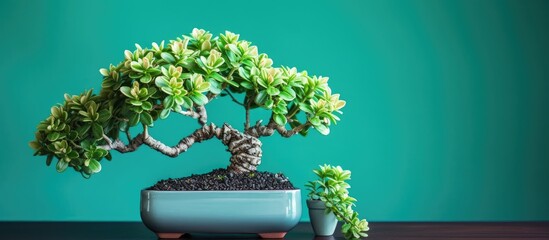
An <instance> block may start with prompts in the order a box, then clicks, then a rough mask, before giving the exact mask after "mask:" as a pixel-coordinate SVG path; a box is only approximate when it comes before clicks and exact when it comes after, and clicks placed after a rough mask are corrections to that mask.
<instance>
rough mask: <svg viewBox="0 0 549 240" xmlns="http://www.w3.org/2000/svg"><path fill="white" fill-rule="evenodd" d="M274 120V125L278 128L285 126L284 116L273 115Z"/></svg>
mask: <svg viewBox="0 0 549 240" xmlns="http://www.w3.org/2000/svg"><path fill="white" fill-rule="evenodd" d="M274 120H275V122H276V124H278V125H280V126H284V125H286V122H287V120H286V116H284V115H282V114H275V115H274Z"/></svg>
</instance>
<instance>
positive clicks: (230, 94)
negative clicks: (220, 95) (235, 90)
mask: <svg viewBox="0 0 549 240" xmlns="http://www.w3.org/2000/svg"><path fill="white" fill-rule="evenodd" d="M225 92H226V93H227V95H228V96H229V97H231V99H232V100H233V102H235V103H236V104H238V105H240V106H244V104H243V103H241V102H239V101H238V100H237V99H236V98H235V97H234V96H233V94H232V93H231V92H230V91H228V90H227V89H225Z"/></svg>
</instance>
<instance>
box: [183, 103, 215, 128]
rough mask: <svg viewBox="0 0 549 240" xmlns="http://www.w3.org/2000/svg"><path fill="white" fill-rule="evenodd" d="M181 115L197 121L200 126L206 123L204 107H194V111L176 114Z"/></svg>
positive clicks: (206, 113)
mask: <svg viewBox="0 0 549 240" xmlns="http://www.w3.org/2000/svg"><path fill="white" fill-rule="evenodd" d="M178 113H179V114H181V115H184V116H188V117H191V118H194V119H198V123H199V124H200V125H202V126H204V124H206V123H207V122H208V112H207V111H206V108H205V107H204V106H196V107H195V111H191V110H189V111H181V112H178Z"/></svg>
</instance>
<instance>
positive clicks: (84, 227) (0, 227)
mask: <svg viewBox="0 0 549 240" xmlns="http://www.w3.org/2000/svg"><path fill="white" fill-rule="evenodd" d="M338 228H339V227H338ZM368 234H369V237H368V238H366V239H372V240H373V239H452V240H459V239H549V222H474V223H472V222H373V223H370V231H369V232H368ZM183 238H191V239H258V237H257V236H256V235H253V234H226V235H212V234H193V235H191V236H189V235H185V236H184V237H183ZM0 239H2V240H4V239H6V240H8V239H10V240H11V239H13V240H17V239H33V240H34V239H36V240H38V239H40V240H48V239H58V240H63V239H73V240H84V239H86V240H87V239H97V240H102V239H105V240H106V239H109V240H118V239H124V240H129V239H133V240H141V239H156V235H155V234H154V233H152V232H151V231H149V230H148V229H147V228H146V227H145V226H144V225H143V224H142V223H141V222H0ZM285 239H307V240H312V239H319V240H321V239H326V240H329V239H343V238H342V237H341V234H340V233H339V229H337V230H336V234H335V235H334V236H333V237H315V236H314V235H313V233H312V229H311V226H310V224H309V223H307V222H303V223H299V225H298V226H297V227H295V228H294V229H293V230H292V231H290V232H289V233H288V235H286V238H285Z"/></svg>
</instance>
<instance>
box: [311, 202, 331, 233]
mask: <svg viewBox="0 0 549 240" xmlns="http://www.w3.org/2000/svg"><path fill="white" fill-rule="evenodd" d="M307 207H308V208H309V218H310V220H311V225H312V226H313V231H314V232H315V235H317V236H331V235H332V234H334V231H335V229H336V226H337V218H336V216H335V215H334V213H333V212H330V213H328V214H326V204H324V202H323V201H320V200H310V199H307Z"/></svg>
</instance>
